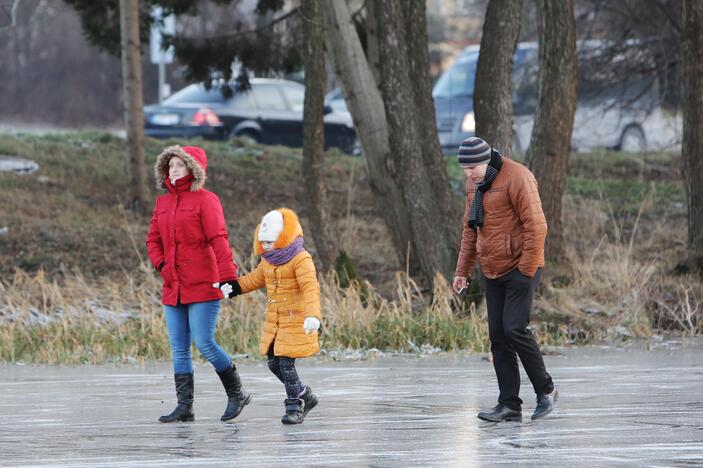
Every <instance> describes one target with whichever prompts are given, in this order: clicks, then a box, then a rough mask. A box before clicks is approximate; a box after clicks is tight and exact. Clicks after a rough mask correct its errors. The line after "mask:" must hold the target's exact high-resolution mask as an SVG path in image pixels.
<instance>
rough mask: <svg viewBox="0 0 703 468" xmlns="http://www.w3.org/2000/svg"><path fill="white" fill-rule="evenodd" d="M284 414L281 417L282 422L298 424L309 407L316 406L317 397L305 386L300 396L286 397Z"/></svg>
mask: <svg viewBox="0 0 703 468" xmlns="http://www.w3.org/2000/svg"><path fill="white" fill-rule="evenodd" d="M285 405H286V414H284V415H283V417H281V422H282V423H283V424H300V423H302V422H303V421H304V420H305V416H307V415H308V413H309V412H310V410H311V409H313V408H314V407H315V406H317V397H316V396H315V394H314V393H312V389H311V388H310V387H307V386H306V387H305V393H303V394H302V396H301V397H300V398H293V399H289V398H286V401H285Z"/></svg>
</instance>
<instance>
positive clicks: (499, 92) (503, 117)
mask: <svg viewBox="0 0 703 468" xmlns="http://www.w3.org/2000/svg"><path fill="white" fill-rule="evenodd" d="M521 19H522V1H521V0H490V2H489V3H488V8H487V9H486V19H485V20H484V22H483V33H482V35H481V51H480V52H479V56H478V65H477V67H476V85H475V87H474V117H475V119H476V136H478V137H481V138H483V139H484V140H486V141H487V142H488V144H490V145H491V146H493V147H495V148H497V149H498V150H499V151H500V152H501V153H503V154H504V155H510V154H511V153H512V142H513V100H512V89H513V86H512V85H513V81H512V74H513V59H514V57H515V48H516V47H517V41H518V36H519V35H520V21H521Z"/></svg>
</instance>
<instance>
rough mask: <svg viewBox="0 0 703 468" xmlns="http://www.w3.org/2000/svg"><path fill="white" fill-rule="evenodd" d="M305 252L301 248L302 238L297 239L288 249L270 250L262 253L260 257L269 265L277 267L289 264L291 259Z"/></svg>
mask: <svg viewBox="0 0 703 468" xmlns="http://www.w3.org/2000/svg"><path fill="white" fill-rule="evenodd" d="M303 250H305V248H304V247H303V238H302V237H298V238H297V239H295V240H294V241H293V242H291V244H290V245H289V246H288V247H283V248H282V249H275V250H271V251H270V252H264V253H263V254H262V255H261V256H262V257H263V258H265V259H266V261H267V262H269V263H270V264H271V265H275V266H279V265H283V264H284V263H288V262H290V261H291V260H292V259H293V257H295V256H296V255H298V254H299V253H300V252H302V251H303Z"/></svg>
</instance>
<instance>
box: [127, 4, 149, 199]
mask: <svg viewBox="0 0 703 468" xmlns="http://www.w3.org/2000/svg"><path fill="white" fill-rule="evenodd" d="M120 35H121V37H120V41H121V48H122V82H123V90H124V120H125V126H126V127H127V148H128V151H129V163H130V164H129V169H130V176H131V187H132V193H131V200H130V205H131V207H132V208H133V209H136V210H138V211H143V210H144V209H145V208H146V207H147V206H148V204H149V191H148V189H147V176H146V165H145V158H144V110H143V108H144V103H143V97H142V62H141V47H140V41H139V0H120Z"/></svg>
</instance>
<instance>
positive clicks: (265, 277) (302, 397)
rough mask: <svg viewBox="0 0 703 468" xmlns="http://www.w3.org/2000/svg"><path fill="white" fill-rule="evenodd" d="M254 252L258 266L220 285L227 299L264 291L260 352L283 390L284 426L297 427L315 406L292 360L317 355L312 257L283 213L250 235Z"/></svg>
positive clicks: (294, 219)
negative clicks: (257, 259) (232, 282)
mask: <svg viewBox="0 0 703 468" xmlns="http://www.w3.org/2000/svg"><path fill="white" fill-rule="evenodd" d="M254 252H255V253H256V254H257V255H261V261H260V262H259V265H258V266H257V267H256V269H255V270H254V271H252V272H251V273H249V274H248V275H245V276H241V277H240V278H239V279H238V280H237V281H236V282H234V284H232V285H230V284H223V285H222V286H221V289H222V292H223V293H224V294H225V296H227V297H233V296H236V295H239V294H246V293H248V292H250V291H254V290H256V289H260V288H263V287H266V294H267V296H268V307H267V308H266V318H265V321H264V327H263V331H262V334H261V342H260V344H259V351H260V352H261V354H264V355H266V356H268V366H269V369H270V370H271V372H273V374H274V375H275V376H276V377H278V379H279V380H280V381H281V382H282V383H283V385H284V386H285V389H286V395H287V398H286V400H285V408H286V414H285V415H283V417H282V418H281V422H282V423H283V424H300V423H302V422H303V420H304V419H305V416H306V415H307V414H308V412H309V411H310V410H311V409H313V408H314V407H315V405H317V397H316V396H315V395H314V394H313V393H312V390H311V389H310V387H308V386H306V385H303V384H302V383H301V381H300V378H299V376H298V372H297V371H296V369H295V359H296V358H304V357H308V356H312V355H314V354H316V353H317V352H318V351H320V345H319V343H318V339H317V336H318V330H319V328H320V318H321V317H320V284H319V283H318V281H317V273H316V271H315V265H314V263H313V261H312V257H311V256H310V254H309V253H308V252H307V251H306V250H305V248H304V247H303V228H302V227H301V226H300V222H299V220H298V216H297V215H296V214H295V213H294V212H293V211H292V210H289V209H287V208H280V209H277V210H274V211H270V212H269V213H267V214H266V215H265V216H264V217H263V218H262V219H261V224H260V225H259V226H258V227H257V228H256V233H255V235H254Z"/></svg>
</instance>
